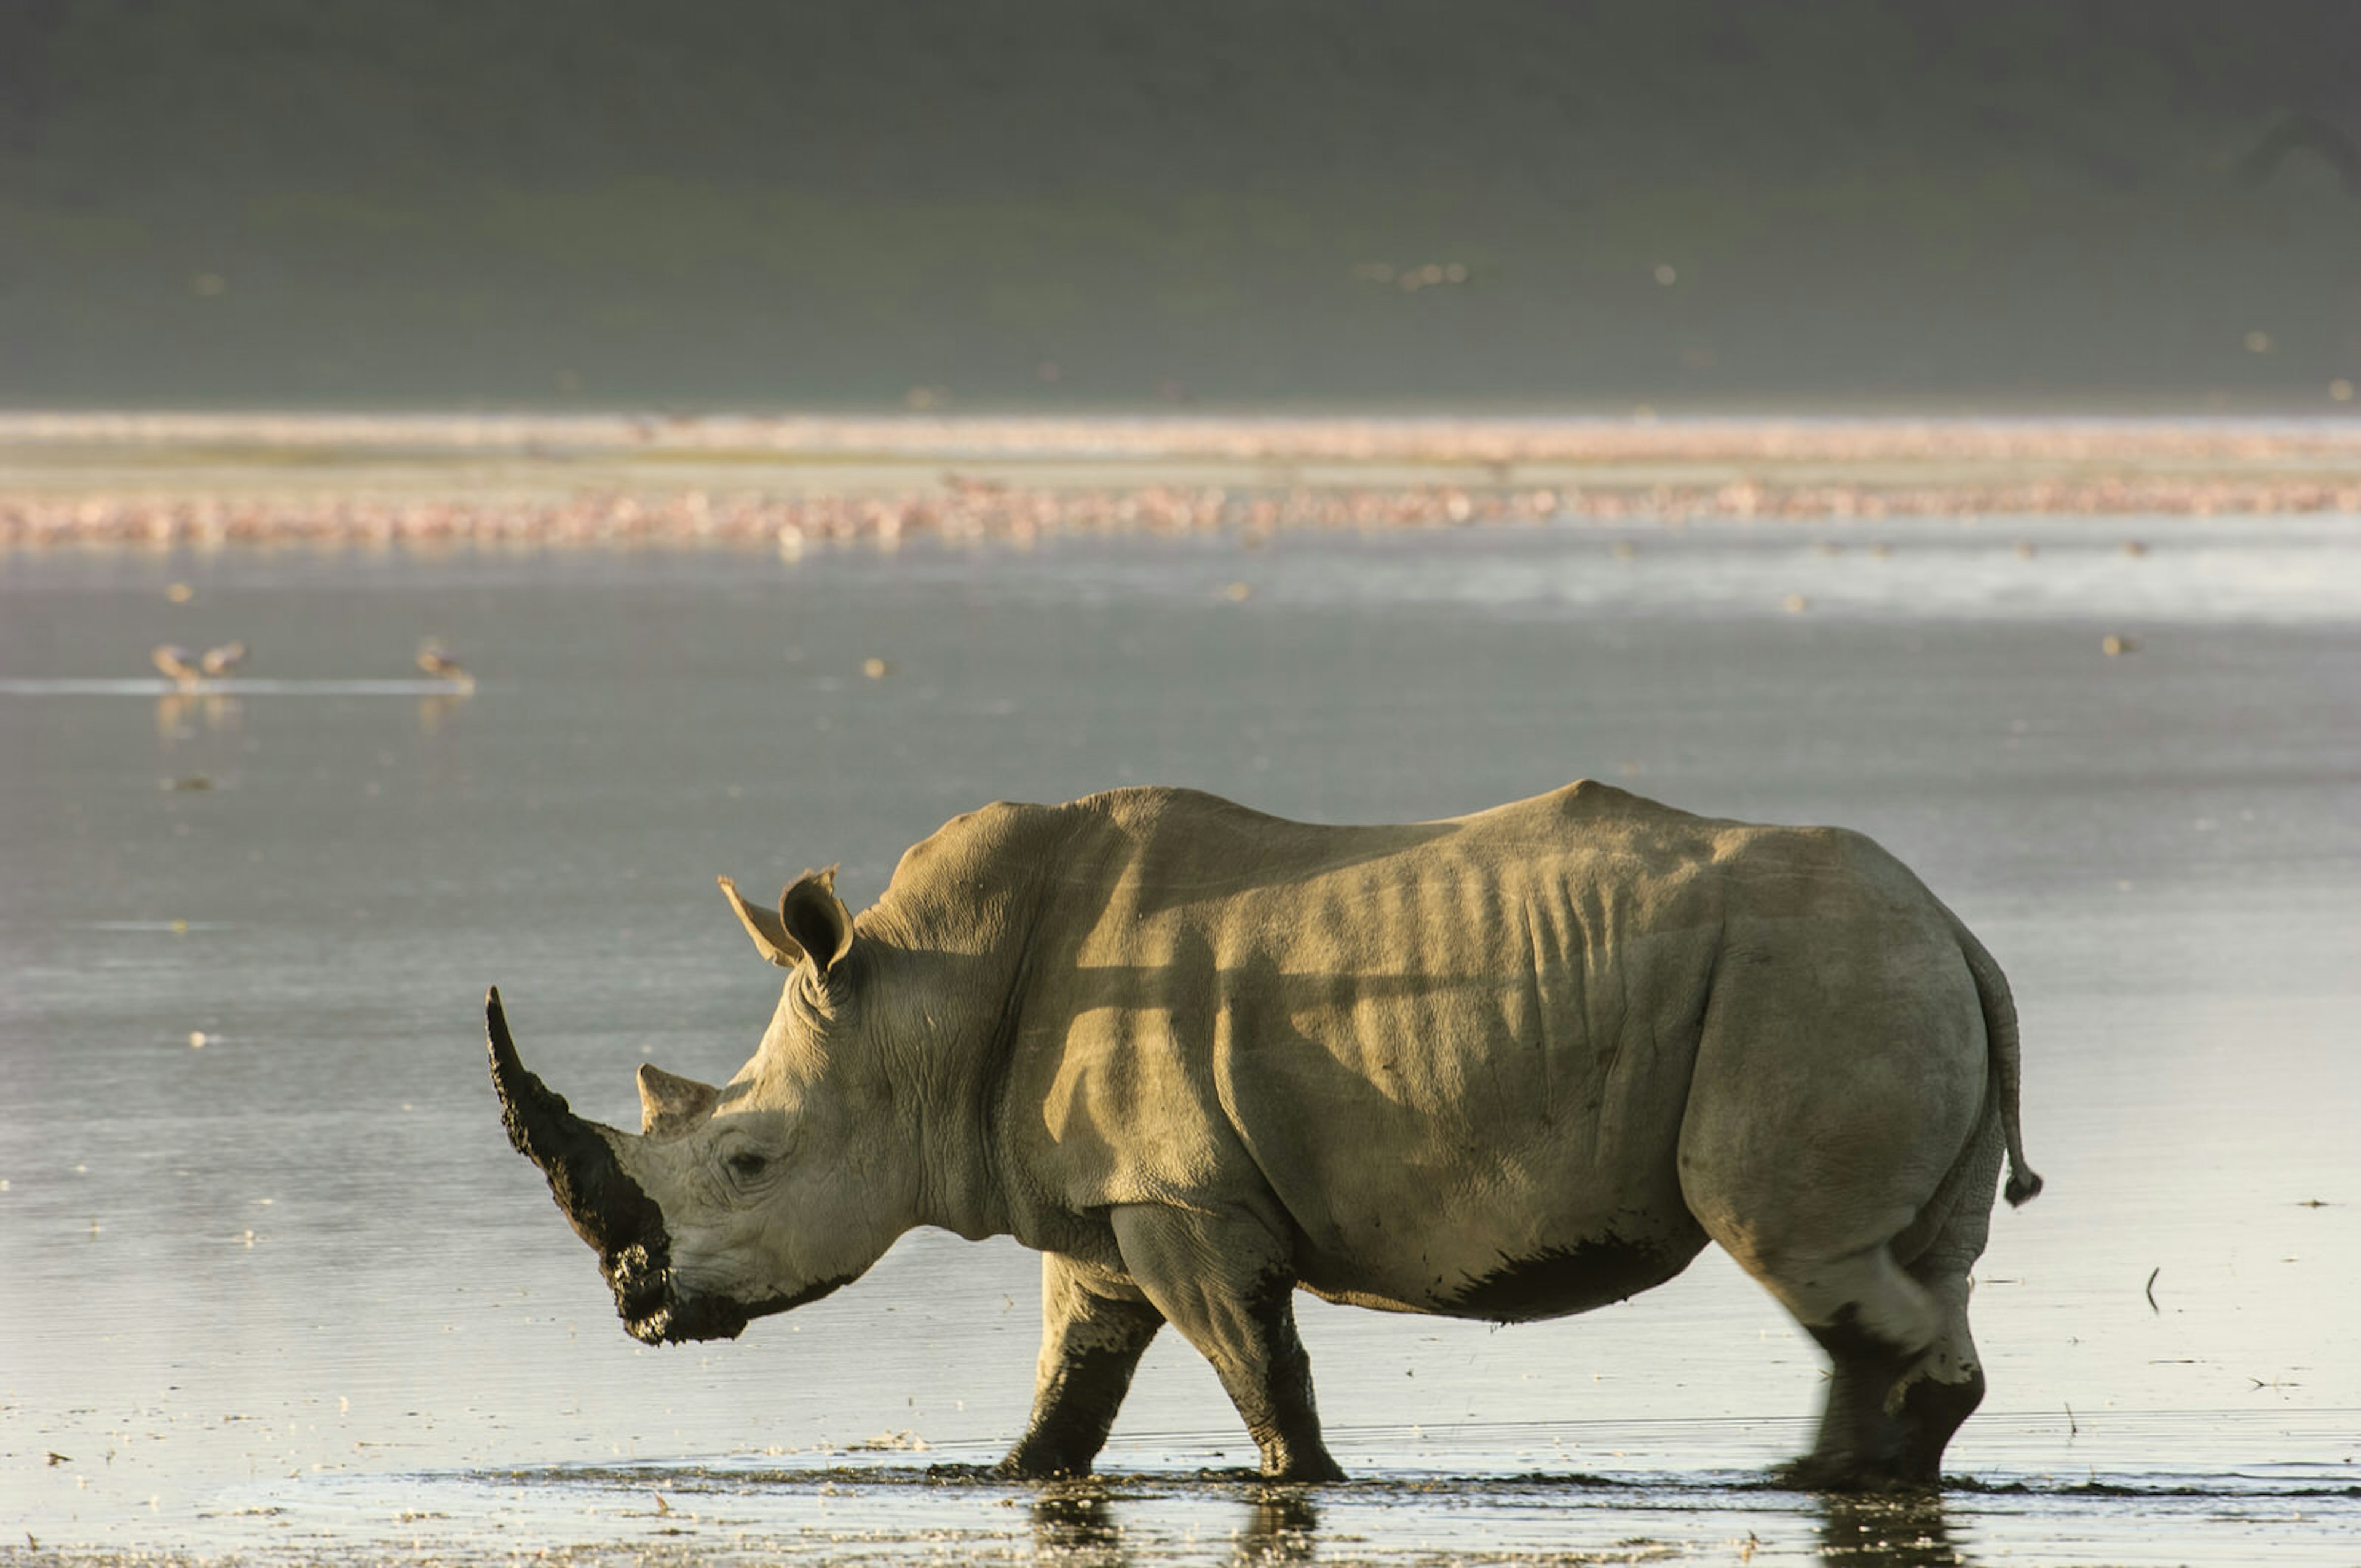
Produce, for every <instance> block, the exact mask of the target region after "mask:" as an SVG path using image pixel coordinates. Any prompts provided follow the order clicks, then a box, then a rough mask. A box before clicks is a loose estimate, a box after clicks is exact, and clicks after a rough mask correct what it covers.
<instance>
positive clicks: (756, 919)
mask: <svg viewBox="0 0 2361 1568" xmlns="http://www.w3.org/2000/svg"><path fill="white" fill-rule="evenodd" d="M714 880H715V881H717V882H719V883H720V884H721V896H722V897H724V898H726V899H728V900H729V901H730V908H732V909H734V910H736V911H737V912H738V920H739V923H740V924H741V925H742V926H744V927H746V935H748V936H749V937H752V938H754V947H755V950H756V951H758V952H760V953H761V954H762V955H763V957H764V958H766V959H770V960H771V961H772V962H773V963H774V964H776V965H778V966H779V967H780V968H781V969H793V968H795V967H796V965H797V964H799V963H801V962H803V961H804V950H803V948H801V947H800V946H798V945H797V943H796V939H795V938H793V937H790V936H789V935H787V928H786V927H785V925H784V924H783V923H782V922H781V921H780V919H779V916H777V915H776V914H774V912H772V911H771V910H768V909H757V908H756V907H754V905H751V904H749V903H747V902H746V901H745V900H744V899H742V898H741V897H739V896H738V884H737V883H734V882H731V881H730V879H729V878H728V877H717V878H715V879H714Z"/></svg>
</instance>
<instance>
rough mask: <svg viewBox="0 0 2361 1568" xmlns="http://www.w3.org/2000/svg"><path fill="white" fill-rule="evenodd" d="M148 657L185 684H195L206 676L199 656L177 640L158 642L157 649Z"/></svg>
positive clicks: (160, 668) (151, 661)
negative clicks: (199, 661) (198, 660)
mask: <svg viewBox="0 0 2361 1568" xmlns="http://www.w3.org/2000/svg"><path fill="white" fill-rule="evenodd" d="M148 660H149V662H150V663H153V664H154V665H155V666H156V667H157V668H158V669H159V670H161V671H163V672H164V674H168V675H170V676H171V677H172V679H174V680H175V681H178V682H179V683H180V684H181V685H184V686H192V685H196V684H197V683H198V682H200V681H202V680H203V679H204V678H205V672H204V669H203V666H202V665H200V664H199V663H198V662H197V656H196V655H195V654H194V653H192V652H189V651H188V650H187V649H186V648H183V647H181V645H180V644H179V643H177V642H159V643H158V644H157V645H156V651H155V652H152V653H150V654H148Z"/></svg>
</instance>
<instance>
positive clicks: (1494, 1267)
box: [1298, 1212, 1706, 1323]
mask: <svg viewBox="0 0 2361 1568" xmlns="http://www.w3.org/2000/svg"><path fill="white" fill-rule="evenodd" d="M1404 1239H1405V1240H1406V1241H1411V1240H1422V1241H1423V1242H1424V1245H1421V1246H1417V1247H1415V1248H1414V1249H1411V1248H1405V1249H1404V1250H1403V1251H1400V1252H1395V1253H1389V1254H1386V1255H1374V1256H1373V1255H1367V1254H1366V1253H1364V1254H1360V1255H1331V1254H1327V1253H1308V1254H1307V1255H1304V1256H1302V1257H1301V1258H1300V1259H1299V1260H1298V1270H1299V1277H1300V1282H1301V1285H1302V1287H1303V1288H1305V1289H1307V1290H1310V1291H1311V1292H1312V1294H1314V1295H1316V1296H1320V1297H1322V1298H1323V1299H1327V1300H1331V1301H1336V1302H1340V1303H1343V1304H1345V1305H1348V1306H1356V1307H1371V1308H1375V1309H1377V1310H1380V1311H1389V1312H1422V1313H1427V1314H1431V1315H1433V1316H1438V1317H1447V1318H1477V1319H1481V1320H1483V1321H1488V1322H1496V1323H1514V1322H1530V1321H1534V1320H1536V1319H1541V1318H1562V1317H1565V1316H1568V1315H1569V1314H1572V1313H1575V1312H1587V1311H1589V1310H1591V1309H1593V1308H1595V1307H1605V1306H1609V1305H1611V1304H1613V1303H1614V1302H1617V1301H1620V1300H1623V1299H1627V1298H1629V1297H1631V1296H1636V1295H1638V1294H1639V1293H1640V1292H1641V1291H1642V1290H1647V1289H1651V1288H1654V1287H1656V1286H1658V1285H1662V1284H1663V1283H1664V1281H1665V1280H1667V1279H1670V1278H1672V1277H1674V1276H1675V1275H1676V1274H1678V1273H1680V1272H1681V1270H1682V1269H1684V1268H1686V1267H1687V1266H1689V1262H1690V1260H1691V1259H1693V1258H1695V1257H1696V1256H1697V1254H1698V1253H1699V1252H1701V1251H1703V1250H1704V1248H1705V1242H1706V1236H1705V1233H1704V1231H1703V1230H1701V1229H1699V1228H1698V1226H1697V1223H1696V1222H1695V1221H1694V1220H1691V1219H1690V1218H1689V1217H1688V1215H1687V1214H1686V1212H1682V1213H1680V1214H1678V1215H1677V1216H1674V1215H1663V1216H1657V1215H1649V1214H1634V1213H1629V1212H1627V1213H1625V1214H1623V1215H1621V1216H1619V1217H1618V1219H1617V1220H1616V1221H1613V1222H1609V1223H1592V1224H1585V1225H1577V1226H1567V1227H1565V1228H1564V1229H1562V1230H1561V1231H1559V1232H1558V1233H1557V1234H1542V1235H1539V1236H1534V1235H1530V1234H1529V1235H1525V1236H1521V1237H1519V1238H1517V1239H1514V1240H1505V1241H1492V1242H1487V1241H1485V1240H1483V1239H1482V1238H1481V1237H1480V1235H1479V1234H1471V1233H1469V1232H1466V1231H1459V1232H1455V1233H1454V1234H1450V1235H1447V1236H1444V1235H1438V1236H1434V1237H1429V1238H1404Z"/></svg>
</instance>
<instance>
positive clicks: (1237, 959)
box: [1016, 783, 1762, 1316]
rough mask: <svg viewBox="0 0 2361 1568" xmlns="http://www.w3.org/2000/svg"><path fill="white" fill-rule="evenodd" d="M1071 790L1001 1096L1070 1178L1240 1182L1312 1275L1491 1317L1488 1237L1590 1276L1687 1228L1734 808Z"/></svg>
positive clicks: (1631, 1283) (1501, 1252) (1496, 1297)
mask: <svg viewBox="0 0 2361 1568" xmlns="http://www.w3.org/2000/svg"><path fill="white" fill-rule="evenodd" d="M1070 809H1072V810H1075V811H1078V812H1082V813H1085V814H1087V815H1088V816H1089V817H1092V818H1093V819H1094V821H1095V823H1096V824H1097V828H1096V830H1095V831H1085V832H1082V833H1080V834H1078V835H1077V836H1076V838H1075V839H1074V840H1072V841H1071V843H1072V852H1071V854H1070V855H1067V856H1062V857H1061V861H1062V862H1063V864H1064V866H1065V871H1064V873H1063V875H1062V876H1061V877H1060V880H1059V882H1058V883H1057V884H1056V886H1055V888H1054V890H1053V902H1054V907H1052V908H1049V909H1045V911H1044V914H1043V918H1042V920H1041V922H1040V927H1039V929H1038V932H1037V937H1036V941H1035V944H1034V946H1035V949H1036V950H1035V953H1034V961H1033V965H1032V973H1033V975H1034V980H1033V982H1032V985H1031V988H1030V993H1029V994H1028V996H1027V1004H1026V1014H1027V1027H1026V1029H1025V1031H1024V1044H1023V1047H1022V1048H1021V1051H1020V1057H1021V1060H1020V1062H1019V1064H1018V1075H1017V1076H1018V1079H1019V1085H1018V1086H1017V1094H1016V1105H1017V1106H1018V1108H1019V1110H1020V1113H1027V1114H1030V1115H1034V1116H1038V1117H1039V1118H1040V1126H1041V1129H1042V1131H1043V1133H1044V1134H1045V1135H1046V1140H1047V1141H1046V1145H1045V1146H1042V1147H1040V1148H1039V1149H1038V1151H1037V1152H1038V1157H1040V1158H1041V1159H1042V1160H1043V1162H1044V1164H1045V1167H1046V1168H1047V1169H1048V1171H1049V1172H1050V1173H1051V1174H1050V1176H1049V1179H1050V1180H1051V1181H1052V1182H1053V1183H1054V1184H1056V1185H1060V1186H1061V1187H1063V1188H1065V1189H1066V1190H1068V1191H1070V1192H1071V1194H1072V1197H1073V1200H1074V1201H1078V1202H1081V1203H1083V1204H1086V1205H1087V1204H1091V1203H1112V1202H1125V1201H1184V1202H1187V1201H1221V1199H1222V1193H1223V1191H1224V1190H1225V1189H1227V1188H1229V1187H1232V1186H1235V1185H1236V1184H1239V1183H1241V1182H1246V1183H1256V1184H1260V1185H1262V1186H1265V1187H1267V1189H1268V1192H1269V1193H1270V1194H1271V1195H1273V1196H1274V1197H1275V1198H1276V1200H1277V1201H1278V1203H1279V1206H1280V1207H1281V1208H1282V1209H1283V1210H1284V1212H1285V1214H1286V1216H1287V1219H1288V1220H1289V1222H1290V1223H1292V1224H1293V1225H1294V1226H1295V1227H1296V1228H1297V1229H1298V1230H1299V1231H1300V1233H1301V1238H1302V1241H1303V1244H1304V1246H1305V1250H1306V1276H1307V1278H1308V1279H1310V1280H1311V1282H1312V1283H1313V1284H1314V1285H1315V1286H1317V1287H1320V1288H1325V1289H1328V1290H1330V1291H1331V1292H1332V1293H1335V1294H1339V1295H1343V1296H1345V1297H1348V1298H1351V1299H1360V1300H1364V1301H1367V1302H1368V1303H1370V1304H1377V1305H1386V1304H1397V1305H1402V1306H1408V1307H1413V1308H1417V1309H1421V1310H1454V1309H1455V1308H1456V1307H1465V1308H1466V1310H1470V1311H1471V1312H1478V1313H1480V1314H1481V1315H1491V1316H1514V1315H1522V1313H1523V1309H1522V1308H1521V1306H1520V1305H1519V1304H1518V1303H1517V1302H1515V1301H1512V1300H1510V1299H1506V1298H1504V1297H1502V1296H1501V1295H1500V1294H1499V1291H1498V1289H1497V1287H1498V1286H1499V1284H1500V1282H1501V1280H1502V1278H1503V1277H1504V1271H1512V1268H1513V1266H1516V1265H1520V1264H1530V1263H1531V1262H1532V1260H1535V1259H1542V1258H1549V1257H1554V1256H1562V1255H1573V1254H1576V1253H1579V1252H1581V1251H1583V1250H1584V1249H1586V1248H1587V1249H1589V1255H1590V1256H1591V1257H1592V1258H1593V1260H1594V1261H1598V1260H1600V1259H1606V1260H1608V1261H1610V1262H1612V1261H1615V1255H1618V1249H1626V1250H1627V1251H1628V1253H1629V1254H1630V1255H1629V1256H1626V1257H1623V1258H1622V1262H1623V1264H1624V1265H1626V1266H1624V1267H1622V1269H1621V1271H1620V1273H1619V1272H1618V1271H1617V1270H1616V1269H1612V1268H1610V1269H1608V1270H1605V1271H1604V1272H1600V1271H1598V1270H1593V1271H1592V1272H1593V1273H1595V1274H1598V1277H1599V1278H1600V1279H1601V1281H1602V1283H1601V1284H1600V1286H1599V1289H1600V1290H1601V1291H1603V1292H1605V1294H1603V1295H1602V1296H1601V1298H1600V1299H1612V1298H1613V1297H1614V1296H1620V1295H1622V1294H1628V1293H1629V1292H1630V1291H1631V1289H1636V1288H1642V1286H1644V1285H1645V1284H1649V1283H1653V1282H1654V1279H1655V1278H1659V1277H1663V1275H1664V1274H1665V1273H1669V1272H1671V1271H1672V1270H1673V1269H1675V1268H1677V1267H1678V1266H1680V1265H1681V1264H1682V1263H1685V1262H1686V1259H1687V1257H1688V1256H1689V1255H1692V1254H1693V1253H1694V1251H1695V1250H1696V1245H1697V1234H1696V1230H1695V1225H1694V1223H1693V1222H1692V1221H1690V1219H1689V1218H1688V1215H1687V1213H1686V1210H1685V1209H1684V1208H1683V1207H1682V1206H1681V1203H1680V1198H1679V1186H1678V1177H1677V1173H1676V1170H1675V1164H1674V1161H1675V1144H1676V1142H1677V1135H1678V1128H1679V1125H1680V1119H1681V1114H1682V1109H1683V1105H1684V1103H1685V1100H1686V1085H1687V1080H1688V1074H1689V1068H1690V1062H1691V1059H1692V1057H1693V1053H1694V1050H1695V1046H1696V1039H1697V1023H1698V1018H1699V1014H1700V1013H1701V1011H1702V1008H1703V1004H1704V999H1705V996H1706V993H1707V989H1708V979H1709V976H1710V973H1711V970H1712V966H1713V963H1714V960H1715V957H1716V952H1717V948H1718V941H1719V929H1720V924H1721V918H1722V909H1721V894H1720V888H1721V885H1722V879H1721V877H1720V876H1719V874H1718V873H1717V871H1716V867H1717V864H1718V862H1719V861H1722V860H1725V859H1727V858H1729V856H1730V854H1732V853H1733V852H1734V851H1735V849H1736V848H1737V847H1738V846H1740V845H1742V843H1743V842H1744V840H1745V839H1746V838H1747V837H1748V836H1750V835H1752V834H1756V833H1759V832H1760V831H1762V830H1760V829H1752V828H1742V827H1741V826H1739V825H1736V824H1730V823H1719V822H1713V821H1709V820H1707V819H1704V818H1699V817H1692V816H1689V815H1687V814H1686V813H1683V812H1678V811H1675V810H1672V809H1670V808H1668V807H1664V806H1657V805H1655V804H1653V803H1652V802H1648V801H1644V800H1641V799H1639V798H1638V797H1636V796H1632V795H1627V794H1625V793H1624V792H1622V791H1620V790H1616V789H1612V788H1610V787H1608V786H1604V785H1599V784H1588V783H1585V784H1576V785H1573V786H1570V787H1568V788H1566V789H1563V790H1559V791H1555V792H1554V793H1552V794H1550V795H1543V796H1539V797H1537V798H1535V799H1532V800H1528V801H1521V802H1518V803H1516V804H1514V805H1510V806H1502V807H1499V808H1496V809H1494V810H1491V811H1487V812H1483V813H1480V814H1477V815H1476V816H1473V817H1461V818H1455V819H1453V820H1449V821H1444V822H1433V823H1421V824H1411V825H1403V826H1389V827H1378V828H1324V827H1312V826H1307V825H1305V824H1301V823H1293V822H1288V821H1285V820H1283V819H1280V818H1276V817H1267V816H1264V815H1262V814H1260V813H1257V812H1253V811H1249V810H1246V808H1244V807H1240V806H1234V805H1232V804H1230V803H1228V802H1226V801H1221V800H1218V799H1215V798H1214V797H1212V796H1208V795H1194V794H1191V793H1189V792H1180V791H1160V790H1159V791H1126V792H1119V793H1117V794H1115V795H1103V796H1095V797H1093V798H1092V799H1091V800H1089V801H1084V802H1080V803H1077V805H1076V806H1074V807H1072V808H1070ZM1035 1107H1038V1109H1034V1108H1035ZM1651 1269H1653V1270H1654V1272H1653V1273H1650V1272H1649V1271H1650V1270H1651ZM1642 1275H1645V1276H1646V1277H1641V1276H1642ZM1488 1281H1489V1282H1491V1285H1492V1286H1493V1287H1495V1289H1494V1290H1493V1291H1492V1293H1491V1294H1489V1295H1488V1294H1487V1293H1486V1288H1487V1282H1488ZM1559 1294H1560V1296H1561V1297H1563V1296H1564V1294H1565V1293H1564V1292H1563V1291H1561V1292H1560V1293H1559ZM1576 1295H1577V1296H1578V1295H1579V1291H1577V1292H1576ZM1589 1304H1594V1303H1592V1302H1590V1301H1588V1300H1582V1299H1571V1300H1556V1301H1554V1302H1552V1303H1549V1304H1546V1305H1545V1306H1543V1305H1536V1306H1535V1308H1534V1310H1573V1308H1574V1307H1576V1306H1581V1305H1589Z"/></svg>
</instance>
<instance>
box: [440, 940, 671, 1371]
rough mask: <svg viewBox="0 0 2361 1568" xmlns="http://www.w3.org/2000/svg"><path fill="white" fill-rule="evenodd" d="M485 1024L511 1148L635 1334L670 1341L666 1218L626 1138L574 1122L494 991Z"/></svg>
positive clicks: (486, 1004) (496, 989) (594, 1125)
mask: <svg viewBox="0 0 2361 1568" xmlns="http://www.w3.org/2000/svg"><path fill="white" fill-rule="evenodd" d="M484 1025H485V1031H486V1034H487V1035H488V1036H489V1041H490V1047H491V1057H492V1087H493V1088H494V1089H495V1090H496V1091H499V1093H500V1124H501V1125H503V1126H504V1127H506V1128H507V1129H508V1135H509V1142H510V1143H511V1144H513V1145H515V1146H516V1151H517V1153H519V1154H521V1155H522V1156H524V1157H525V1158H527V1159H529V1160H531V1161H533V1164H535V1165H537V1166H539V1167H540V1168H541V1173H542V1174H543V1175H544V1176H545V1177H547V1178H548V1179H549V1191H550V1195H551V1196H552V1197H554V1198H555V1199H556V1200H557V1206H558V1208H559V1209H560V1210H562V1211H564V1212H565V1214H566V1219H567V1220H568V1221H569V1222H571V1223H572V1224H573V1226H574V1229H575V1231H576V1233H577V1234H579V1235H580V1236H581V1237H582V1239H583V1240H584V1241H586V1242H588V1243H589V1244H590V1245H592V1246H593V1247H596V1248H597V1249H598V1270H599V1272H600V1273H601V1274H604V1275H605V1276H606V1277H607V1283H608V1284H609V1285H610V1286H612V1287H613V1288H614V1291H615V1307H616V1310H618V1311H620V1313H621V1314H622V1318H623V1323H624V1326H625V1327H626V1328H628V1329H629V1330H630V1331H631V1334H632V1336H633V1337H634V1338H637V1339H642V1340H645V1341H646V1342H648V1343H651V1344H653V1343H658V1342H659V1341H661V1340H664V1339H665V1338H667V1337H669V1331H670V1330H671V1329H672V1328H673V1327H674V1325H673V1323H672V1316H673V1310H672V1285H671V1278H670V1274H671V1248H670V1245H669V1243H668V1241H667V1239H666V1236H665V1233H664V1212H663V1211H662V1210H660V1209H658V1208H657V1207H656V1205H655V1202H654V1201H653V1199H651V1198H650V1197H649V1196H648V1195H647V1193H646V1192H644V1191H642V1190H641V1188H640V1185H639V1183H638V1182H636V1181H633V1180H632V1179H631V1177H630V1176H628V1175H626V1174H625V1173H624V1170H623V1167H622V1162H621V1161H620V1160H619V1159H617V1158H616V1150H617V1148H618V1147H619V1146H620V1139H621V1138H622V1137H623V1136H624V1135H623V1134H621V1133H618V1132H616V1131H615V1130H614V1129H613V1128H611V1127H602V1126H600V1125H598V1124H597V1123H595V1122H586V1121H584V1120H583V1119H582V1118H581V1117H579V1116H577V1115H576V1114H575V1113H573V1111H572V1110H571V1109H570V1108H568V1106H567V1105H566V1097H565V1096H564V1095H562V1094H559V1093H557V1092H555V1091H553V1090H552V1089H551V1088H550V1087H549V1086H548V1085H547V1084H545V1083H544V1082H542V1081H541V1080H540V1079H538V1078H536V1077H534V1076H533V1074H532V1073H531V1072H529V1071H527V1070H526V1069H525V1065H524V1063H523V1062H522V1061H521V1060H519V1059H518V1058H517V1051H516V1042H515V1041H513V1040H511V1038H510V1037H509V1021H508V1015H507V1014H505V1013H504V1012H502V1011H501V1008H500V989H499V987H497V986H495V987H494V988H493V989H492V990H491V991H490V992H487V993H486V995H485V997H484Z"/></svg>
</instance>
